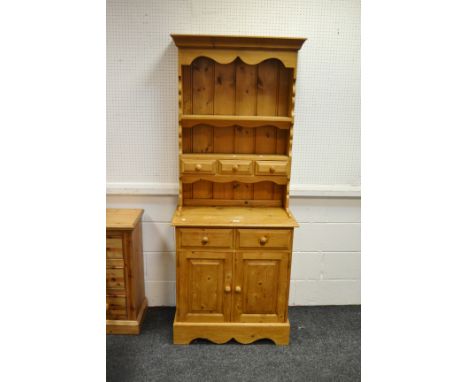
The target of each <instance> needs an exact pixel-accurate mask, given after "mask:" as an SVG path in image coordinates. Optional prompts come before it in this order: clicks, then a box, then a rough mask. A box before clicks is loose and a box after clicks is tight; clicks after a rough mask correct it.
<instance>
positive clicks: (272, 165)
mask: <svg viewBox="0 0 468 382" xmlns="http://www.w3.org/2000/svg"><path fill="white" fill-rule="evenodd" d="M255 174H256V175H288V162H287V161H260V160H259V161H257V162H256V168H255Z"/></svg>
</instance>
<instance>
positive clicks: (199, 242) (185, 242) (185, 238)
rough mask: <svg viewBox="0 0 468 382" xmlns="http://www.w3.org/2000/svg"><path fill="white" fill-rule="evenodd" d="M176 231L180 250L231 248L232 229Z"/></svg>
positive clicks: (182, 229)
mask: <svg viewBox="0 0 468 382" xmlns="http://www.w3.org/2000/svg"><path fill="white" fill-rule="evenodd" d="M177 231H178V237H179V246H180V247H182V248H184V247H198V248H200V247H202V248H207V247H208V248H231V247H232V245H233V230H232V229H202V228H180V229H178V230H177Z"/></svg>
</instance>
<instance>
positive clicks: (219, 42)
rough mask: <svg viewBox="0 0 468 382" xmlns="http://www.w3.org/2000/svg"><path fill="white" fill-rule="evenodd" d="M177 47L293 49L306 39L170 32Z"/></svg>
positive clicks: (296, 48) (297, 48) (295, 49)
mask: <svg viewBox="0 0 468 382" xmlns="http://www.w3.org/2000/svg"><path fill="white" fill-rule="evenodd" d="M171 37H172V39H173V40H174V43H175V44H176V45H177V46H178V47H179V48H218V49H219V48H224V49H237V48H241V49H255V50H293V51H297V50H299V49H301V46H302V44H303V43H304V41H305V40H306V39H305V38H301V37H260V36H222V35H193V34H171Z"/></svg>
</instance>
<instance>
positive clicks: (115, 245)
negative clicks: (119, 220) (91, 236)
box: [106, 236, 123, 259]
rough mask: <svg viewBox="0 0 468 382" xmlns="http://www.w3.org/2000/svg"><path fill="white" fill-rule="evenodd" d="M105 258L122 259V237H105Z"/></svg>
mask: <svg viewBox="0 0 468 382" xmlns="http://www.w3.org/2000/svg"><path fill="white" fill-rule="evenodd" d="M106 258H108V259H122V258H123V249H122V237H113V236H110V237H109V236H107V237H106Z"/></svg>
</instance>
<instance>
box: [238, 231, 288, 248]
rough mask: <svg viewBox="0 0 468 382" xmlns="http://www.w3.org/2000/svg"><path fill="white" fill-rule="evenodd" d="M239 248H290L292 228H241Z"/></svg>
mask: <svg viewBox="0 0 468 382" xmlns="http://www.w3.org/2000/svg"><path fill="white" fill-rule="evenodd" d="M238 233H239V234H238V238H239V239H238V243H237V245H238V248H242V249H249V248H255V249H257V248H275V249H289V248H290V246H291V239H292V230H289V229H277V230H266V229H239V230H238Z"/></svg>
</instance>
